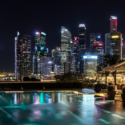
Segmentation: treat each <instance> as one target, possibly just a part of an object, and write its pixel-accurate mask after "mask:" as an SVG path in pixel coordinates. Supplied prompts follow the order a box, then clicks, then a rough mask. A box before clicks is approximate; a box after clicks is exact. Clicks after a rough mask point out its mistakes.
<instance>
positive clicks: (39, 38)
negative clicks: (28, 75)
mask: <svg viewBox="0 0 125 125" xmlns="http://www.w3.org/2000/svg"><path fill="white" fill-rule="evenodd" d="M42 57H47V50H46V33H44V32H36V33H35V58H34V59H35V61H34V74H37V73H38V72H37V59H38V58H42Z"/></svg>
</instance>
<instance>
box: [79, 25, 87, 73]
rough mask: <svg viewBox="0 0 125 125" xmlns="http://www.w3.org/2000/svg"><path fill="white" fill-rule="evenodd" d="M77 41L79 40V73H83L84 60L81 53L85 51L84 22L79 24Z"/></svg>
mask: <svg viewBox="0 0 125 125" xmlns="http://www.w3.org/2000/svg"><path fill="white" fill-rule="evenodd" d="M78 41H79V62H80V66H79V67H80V68H79V69H80V73H81V74H83V73H84V62H83V55H84V54H85V51H86V27H85V24H79V28H78Z"/></svg>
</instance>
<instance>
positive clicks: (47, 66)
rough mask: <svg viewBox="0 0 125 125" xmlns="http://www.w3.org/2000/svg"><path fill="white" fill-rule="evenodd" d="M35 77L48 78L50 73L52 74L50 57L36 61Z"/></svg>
mask: <svg viewBox="0 0 125 125" xmlns="http://www.w3.org/2000/svg"><path fill="white" fill-rule="evenodd" d="M37 72H38V73H37V75H38V76H41V75H44V77H45V78H50V72H53V60H52V57H42V58H38V59H37Z"/></svg>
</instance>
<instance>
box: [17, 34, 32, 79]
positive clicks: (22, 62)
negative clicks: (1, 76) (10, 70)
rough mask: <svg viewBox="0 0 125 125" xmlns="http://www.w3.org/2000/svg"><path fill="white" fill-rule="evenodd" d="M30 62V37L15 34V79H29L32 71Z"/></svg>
mask: <svg viewBox="0 0 125 125" xmlns="http://www.w3.org/2000/svg"><path fill="white" fill-rule="evenodd" d="M31 68H32V61H31V36H30V35H20V33H19V32H17V37H15V77H16V79H20V80H22V79H23V78H24V77H30V76H31V71H32V69H31Z"/></svg>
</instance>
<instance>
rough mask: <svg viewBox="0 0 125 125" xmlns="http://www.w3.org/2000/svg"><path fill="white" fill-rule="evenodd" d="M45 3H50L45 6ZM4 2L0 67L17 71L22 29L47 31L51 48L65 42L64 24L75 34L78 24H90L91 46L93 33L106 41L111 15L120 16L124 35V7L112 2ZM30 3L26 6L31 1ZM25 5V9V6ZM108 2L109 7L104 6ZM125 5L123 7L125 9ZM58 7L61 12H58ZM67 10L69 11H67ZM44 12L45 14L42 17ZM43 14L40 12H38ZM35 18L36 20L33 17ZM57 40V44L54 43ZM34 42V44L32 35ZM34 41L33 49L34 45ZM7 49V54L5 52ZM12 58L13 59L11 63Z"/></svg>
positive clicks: (30, 33)
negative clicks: (16, 41)
mask: <svg viewBox="0 0 125 125" xmlns="http://www.w3.org/2000/svg"><path fill="white" fill-rule="evenodd" d="M40 3H41V4H43V5H46V6H47V5H48V7H46V6H45V7H44V6H43V7H41V5H40ZM40 3H37V2H35V3H34V2H31V3H30V4H29V3H28V2H24V3H23V2H20V1H18V2H15V3H11V2H1V5H0V6H1V8H0V9H1V10H2V11H1V12H0V14H1V17H2V18H1V23H0V26H1V28H0V29H1V30H0V32H1V36H0V41H2V42H0V58H1V60H0V71H3V69H4V70H5V71H13V72H14V36H15V35H16V32H17V31H19V32H21V33H23V34H29V35H31V36H33V35H34V34H35V32H36V31H43V32H46V34H47V40H46V43H47V48H49V49H50V50H51V49H53V48H55V47H56V46H60V45H61V36H60V31H61V26H65V27H66V28H67V29H68V30H69V31H70V32H71V34H72V36H76V37H77V36H78V25H79V24H80V23H84V24H85V25H86V38H87V39H86V43H87V47H88V46H89V42H90V41H89V38H90V33H101V34H102V41H104V40H105V39H104V36H105V33H108V32H110V16H112V15H113V16H117V17H118V31H121V32H122V34H123V38H124V27H123V25H124V20H125V19H124V13H123V12H124V8H123V5H122V3H119V6H120V7H117V6H118V5H117V4H116V3H113V8H110V6H111V5H112V2H108V4H107V3H106V2H104V3H103V4H102V3H100V2H99V3H94V2H93V1H91V2H90V1H89V2H88V1H85V2H81V1H77V2H76V1H75V2H74V1H71V2H66V4H65V7H64V8H63V5H64V3H65V2H64V3H63V2H57V1H55V2H54V1H53V3H52V2H50V3H48V2H45V1H43V2H40ZM28 4H29V5H30V6H29V7H28V9H27V8H25V7H26V6H27V5H28ZM22 5H23V6H24V9H23V10H21V6H22ZM103 5H104V6H107V8H106V7H103ZM122 9H123V10H122ZM57 10H58V13H57ZM66 12H67V13H66ZM40 14H41V17H40ZM38 15H39V16H38ZM31 20H32V21H31ZM51 43H53V44H51ZM32 44H34V41H33V38H32ZM33 47H34V46H33V45H32V49H33ZM3 53H4V54H3ZM8 60H10V63H9V65H7V64H8Z"/></svg>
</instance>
